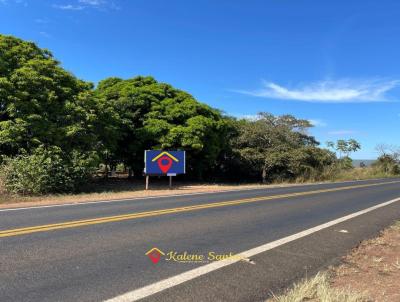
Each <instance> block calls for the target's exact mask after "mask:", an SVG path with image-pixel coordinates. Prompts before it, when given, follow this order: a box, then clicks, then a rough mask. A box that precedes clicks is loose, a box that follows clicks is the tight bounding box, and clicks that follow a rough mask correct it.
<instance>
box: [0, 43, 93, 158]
mask: <svg viewBox="0 0 400 302" xmlns="http://www.w3.org/2000/svg"><path fill="white" fill-rule="evenodd" d="M91 89H92V84H90V83H87V82H83V81H81V80H78V79H77V78H76V77H74V76H73V75H72V74H71V73H69V72H67V71H66V70H64V69H63V68H62V67H61V66H60V63H59V62H58V61H56V60H55V59H54V58H53V56H52V54H51V52H50V51H48V50H45V49H40V48H38V47H37V46H36V45H35V44H34V43H31V42H26V41H23V40H21V39H17V38H14V37H11V36H4V35H0V152H1V153H2V154H6V155H16V154H18V153H20V152H21V150H26V151H28V152H31V151H32V150H34V149H35V148H37V147H38V146H40V145H45V146H59V147H61V148H62V149H63V150H65V151H68V150H73V149H80V150H85V149H88V148H91V147H92V146H93V144H94V142H95V137H96V135H95V134H94V132H93V129H92V127H93V121H94V120H95V119H96V116H95V115H94V114H93V112H92V110H91V109H90V103H91V102H92V99H91Z"/></svg>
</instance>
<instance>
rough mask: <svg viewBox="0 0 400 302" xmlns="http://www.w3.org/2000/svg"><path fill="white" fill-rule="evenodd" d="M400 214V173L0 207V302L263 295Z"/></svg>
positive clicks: (214, 298)
mask: <svg viewBox="0 0 400 302" xmlns="http://www.w3.org/2000/svg"><path fill="white" fill-rule="evenodd" d="M397 199H399V200H397ZM399 219H400V179H386V180H368V181H357V182H343V183H332V184H318V185H304V186H292V187H282V188H269V189H252V190H238V191H227V192H220V193H204V194H193V195H182V196H171V197H156V198H143V199H133V200H124V201H112V202H108V201H101V202H97V203H88V204H77V205H65V206H55V207H36V208H26V209H5V210H0V301H1V302H3V301H4V302H8V301H19V302H20V301H21V302H23V301H41V302H45V301H106V300H109V299H111V300H110V301H114V302H120V301H134V300H137V299H138V298H143V301H263V300H265V299H266V298H268V296H270V295H271V293H272V292H274V293H277V292H279V291H281V290H282V289H283V288H285V287H286V286H289V285H290V284H291V283H292V282H293V281H296V280H298V279H299V278H302V277H304V276H305V274H308V275H311V274H313V273H315V272H317V271H318V270H320V269H324V268H326V267H327V266H329V265H331V264H334V263H337V262H338V261H339V259H340V257H341V256H342V255H344V254H346V253H347V252H348V251H349V250H350V249H351V248H353V247H354V246H356V245H357V244H358V243H359V242H360V241H361V240H363V239H366V238H370V237H372V236H374V235H376V234H377V232H379V230H381V229H382V228H384V227H386V226H387V225H389V224H391V223H392V222H393V221H394V220H399ZM328 222H329V223H328ZM327 223H328V224H327ZM154 247H156V248H158V249H159V250H160V251H161V252H163V253H164V254H165V255H161V256H160V259H159V261H158V262H157V263H153V261H151V259H150V258H149V257H148V256H146V253H147V252H148V251H149V250H151V249H152V248H154ZM170 252H171V253H170ZM185 252H186V253H185ZM171 255H175V258H174V257H172V256H171ZM179 255H180V256H179ZM188 255H189V256H188ZM190 255H191V256H190ZM210 255H213V256H218V257H224V256H227V255H234V257H232V258H231V259H237V260H232V261H231V259H230V260H224V261H215V259H208V257H209V256H210ZM201 256H203V259H200V258H201ZM179 257H180V258H179ZM185 257H186V258H185ZM187 257H189V258H190V257H192V258H190V259H189V258H187ZM235 257H237V258H235ZM168 258H172V259H171V260H167V259H168ZM211 258H212V257H211ZM199 259H200V260H199ZM229 261H231V262H230V263H229V264H223V265H221V263H228V262H229Z"/></svg>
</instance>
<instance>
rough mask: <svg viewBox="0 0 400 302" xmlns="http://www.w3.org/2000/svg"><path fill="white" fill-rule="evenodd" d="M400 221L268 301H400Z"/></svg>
mask: <svg viewBox="0 0 400 302" xmlns="http://www.w3.org/2000/svg"><path fill="white" fill-rule="evenodd" d="M399 255H400V221H398V222H397V223H395V224H394V225H393V226H391V227H389V228H387V229H385V230H383V231H382V232H381V234H380V235H379V236H378V237H377V238H374V239H370V240H365V241H363V242H362V243H361V244H360V245H359V246H358V247H357V248H355V249H354V250H353V251H352V252H351V253H350V254H349V255H347V256H345V257H344V258H343V263H342V264H341V265H339V266H337V267H331V268H330V269H329V270H328V271H326V272H320V273H318V274H317V275H316V276H315V277H313V278H309V279H306V280H303V281H301V282H299V283H297V284H295V285H294V286H293V287H292V288H290V289H288V290H287V291H286V292H285V293H283V294H282V295H272V296H273V297H272V298H271V299H269V300H268V301H267V302H305V301H313V302H375V301H376V302H378V301H400V292H399V280H400V258H399Z"/></svg>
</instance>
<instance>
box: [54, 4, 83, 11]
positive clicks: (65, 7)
mask: <svg viewBox="0 0 400 302" xmlns="http://www.w3.org/2000/svg"><path fill="white" fill-rule="evenodd" d="M53 7H54V8H58V9H62V10H82V9H84V8H85V7H84V6H82V5H73V4H64V5H57V4H54V5H53Z"/></svg>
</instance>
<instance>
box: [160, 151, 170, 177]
mask: <svg viewBox="0 0 400 302" xmlns="http://www.w3.org/2000/svg"><path fill="white" fill-rule="evenodd" d="M157 164H158V167H159V168H160V170H161V171H162V172H163V173H167V172H168V171H169V169H171V166H172V159H171V158H170V157H169V156H166V155H164V156H161V157H160V158H159V159H158V160H157Z"/></svg>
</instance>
